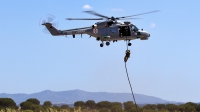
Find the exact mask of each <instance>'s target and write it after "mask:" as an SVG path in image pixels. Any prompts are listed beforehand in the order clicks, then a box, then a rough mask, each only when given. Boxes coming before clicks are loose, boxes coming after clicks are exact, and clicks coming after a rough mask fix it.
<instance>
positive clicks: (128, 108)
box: [123, 101, 135, 111]
mask: <svg viewBox="0 0 200 112" xmlns="http://www.w3.org/2000/svg"><path fill="white" fill-rule="evenodd" d="M123 104H124V110H126V111H128V110H130V109H131V108H132V107H134V106H135V105H134V104H133V102H132V101H127V102H124V103H123Z"/></svg>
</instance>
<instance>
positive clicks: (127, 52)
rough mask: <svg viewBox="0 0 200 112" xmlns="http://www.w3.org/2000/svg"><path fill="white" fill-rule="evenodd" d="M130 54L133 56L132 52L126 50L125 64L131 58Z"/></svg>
mask: <svg viewBox="0 0 200 112" xmlns="http://www.w3.org/2000/svg"><path fill="white" fill-rule="evenodd" d="M130 54H131V51H130V50H126V55H125V57H124V62H127V60H128V58H130Z"/></svg>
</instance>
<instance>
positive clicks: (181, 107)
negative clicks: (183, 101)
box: [178, 105, 186, 112]
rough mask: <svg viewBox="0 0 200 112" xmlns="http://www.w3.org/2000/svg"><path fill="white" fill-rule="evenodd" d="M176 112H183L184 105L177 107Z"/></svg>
mask: <svg viewBox="0 0 200 112" xmlns="http://www.w3.org/2000/svg"><path fill="white" fill-rule="evenodd" d="M178 110H179V112H185V110H186V109H185V105H179V106H178Z"/></svg>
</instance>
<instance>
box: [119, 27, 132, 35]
mask: <svg viewBox="0 0 200 112" xmlns="http://www.w3.org/2000/svg"><path fill="white" fill-rule="evenodd" d="M119 36H131V31H130V27H129V26H119Z"/></svg>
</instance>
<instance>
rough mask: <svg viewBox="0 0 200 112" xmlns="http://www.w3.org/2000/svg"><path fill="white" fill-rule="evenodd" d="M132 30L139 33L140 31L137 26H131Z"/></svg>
mask: <svg viewBox="0 0 200 112" xmlns="http://www.w3.org/2000/svg"><path fill="white" fill-rule="evenodd" d="M131 30H132V31H138V30H139V29H138V28H137V27H136V26H135V25H132V26H131Z"/></svg>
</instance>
